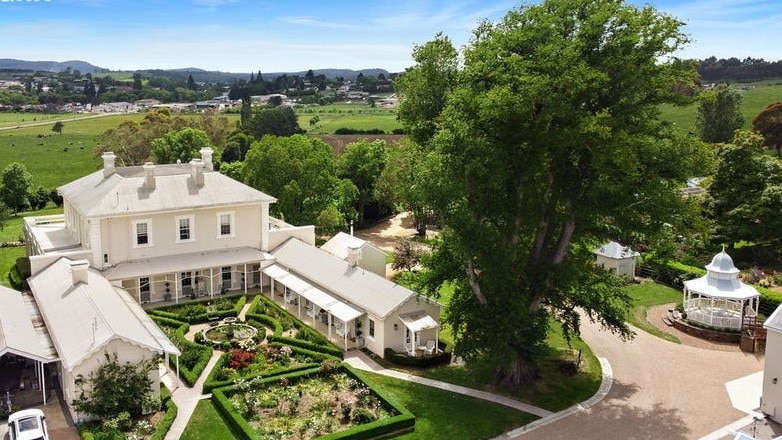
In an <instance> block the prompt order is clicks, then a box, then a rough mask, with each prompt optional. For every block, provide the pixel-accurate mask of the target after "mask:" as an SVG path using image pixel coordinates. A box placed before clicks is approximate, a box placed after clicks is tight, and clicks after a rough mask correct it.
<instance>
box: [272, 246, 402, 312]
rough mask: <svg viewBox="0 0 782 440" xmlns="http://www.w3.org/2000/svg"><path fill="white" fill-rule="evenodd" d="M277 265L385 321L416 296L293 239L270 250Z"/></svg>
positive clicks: (392, 283) (379, 277)
mask: <svg viewBox="0 0 782 440" xmlns="http://www.w3.org/2000/svg"><path fill="white" fill-rule="evenodd" d="M272 255H274V257H275V258H276V259H277V263H279V264H282V265H283V266H285V267H287V268H289V269H290V270H291V271H293V272H296V273H297V274H299V275H301V276H303V277H305V278H306V279H307V281H311V282H314V283H315V284H317V285H319V286H322V287H323V288H325V289H326V290H327V291H328V292H330V293H333V294H334V295H336V296H339V297H341V298H344V299H345V300H347V301H348V302H350V303H352V304H355V305H357V306H358V307H359V308H362V309H364V310H366V311H367V312H369V313H371V314H373V315H375V316H377V317H378V318H385V317H386V316H388V315H389V314H390V313H391V312H392V311H394V310H395V309H396V308H398V307H399V306H401V305H402V304H404V303H405V302H406V301H407V300H408V299H409V298H412V297H415V296H416V293H415V292H413V291H412V290H410V289H407V288H405V287H402V286H400V285H398V284H396V283H394V282H392V281H389V280H387V279H386V278H383V277H381V276H379V275H376V274H374V273H372V272H369V271H367V270H364V269H362V268H360V267H351V266H349V265H348V263H347V262H345V261H344V260H342V259H340V258H338V257H335V256H334V255H331V254H329V253H328V252H325V251H322V250H320V249H318V248H316V247H314V246H310V245H308V244H306V243H304V242H303V241H301V240H297V239H295V238H292V239H289V240H288V241H286V242H285V243H283V244H282V245H280V246H279V247H278V248H277V249H275V250H274V251H272Z"/></svg>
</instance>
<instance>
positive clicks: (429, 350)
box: [424, 339, 435, 355]
mask: <svg viewBox="0 0 782 440" xmlns="http://www.w3.org/2000/svg"><path fill="white" fill-rule="evenodd" d="M434 347H435V343H434V341H433V340H431V339H430V340H428V341H426V348H425V349H424V354H428V355H431V354H433V353H434Z"/></svg>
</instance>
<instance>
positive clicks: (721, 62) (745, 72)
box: [698, 56, 782, 82]
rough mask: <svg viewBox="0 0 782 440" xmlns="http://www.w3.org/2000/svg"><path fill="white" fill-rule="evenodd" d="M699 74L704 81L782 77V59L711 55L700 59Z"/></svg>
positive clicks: (755, 79) (747, 80)
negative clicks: (769, 59)
mask: <svg viewBox="0 0 782 440" xmlns="http://www.w3.org/2000/svg"><path fill="white" fill-rule="evenodd" d="M698 74H699V75H700V77H701V80H702V81H705V82H720V81H746V82H749V81H759V80H763V79H774V78H782V60H779V61H766V60H764V59H763V58H751V57H747V58H744V59H743V60H740V59H738V58H736V57H731V58H727V59H726V58H720V59H717V57H713V56H712V57H709V58H706V59H704V60H700V61H699V64H698Z"/></svg>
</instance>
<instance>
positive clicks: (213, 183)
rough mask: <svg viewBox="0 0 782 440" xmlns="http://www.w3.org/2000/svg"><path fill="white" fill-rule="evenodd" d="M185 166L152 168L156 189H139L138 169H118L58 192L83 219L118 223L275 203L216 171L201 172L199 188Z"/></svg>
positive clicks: (141, 176) (98, 173) (141, 173)
mask: <svg viewBox="0 0 782 440" xmlns="http://www.w3.org/2000/svg"><path fill="white" fill-rule="evenodd" d="M190 167H191V165H190V164H169V165H157V166H155V171H154V172H155V187H154V188H152V189H149V188H147V187H145V186H144V170H143V168H142V167H140V166H135V167H124V168H117V170H116V171H115V172H114V173H113V174H111V175H110V176H108V177H104V176H103V170H100V171H96V172H94V173H92V174H89V175H87V176H84V177H82V178H81V179H77V180H74V181H73V182H70V183H68V184H65V185H63V186H61V187H59V188H58V190H59V191H60V194H62V196H63V198H65V199H67V200H69V201H70V202H71V203H72V204H73V206H74V207H75V208H76V209H77V210H78V211H79V212H80V213H81V215H82V216H84V217H117V216H123V215H133V214H142V213H154V212H160V211H174V210H179V209H192V208H203V207H208V206H223V205H237V204H245V203H260V202H269V203H272V202H275V201H276V200H277V199H275V198H274V197H272V196H269V195H267V194H264V193H262V192H261V191H258V190H256V189H254V188H251V187H249V186H247V185H245V184H243V183H241V182H238V181H236V180H234V179H231V178H230V177H228V176H224V175H222V174H220V173H218V172H216V171H204V172H203V173H204V174H203V176H204V184H203V186H200V187H199V186H197V185H196V184H195V182H194V181H193V179H192V178H191V177H190Z"/></svg>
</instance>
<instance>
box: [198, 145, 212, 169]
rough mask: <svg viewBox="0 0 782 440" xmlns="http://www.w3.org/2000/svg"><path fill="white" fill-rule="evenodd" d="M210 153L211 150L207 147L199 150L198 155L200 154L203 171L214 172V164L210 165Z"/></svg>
mask: <svg viewBox="0 0 782 440" xmlns="http://www.w3.org/2000/svg"><path fill="white" fill-rule="evenodd" d="M212 152H213V150H212V149H211V148H209V147H204V148H202V149H200V150H199V153H201V160H202V161H203V162H204V170H205V171H214V169H215V168H214V164H212Z"/></svg>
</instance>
